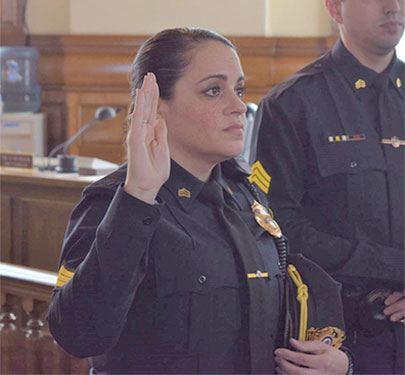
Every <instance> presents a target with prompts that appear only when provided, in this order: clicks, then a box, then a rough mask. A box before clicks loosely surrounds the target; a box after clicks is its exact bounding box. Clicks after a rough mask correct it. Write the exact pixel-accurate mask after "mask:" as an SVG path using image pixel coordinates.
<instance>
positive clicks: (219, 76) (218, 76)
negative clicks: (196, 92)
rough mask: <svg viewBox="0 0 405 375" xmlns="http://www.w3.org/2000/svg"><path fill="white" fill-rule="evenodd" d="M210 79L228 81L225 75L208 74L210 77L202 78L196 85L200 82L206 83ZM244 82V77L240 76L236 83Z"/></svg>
mask: <svg viewBox="0 0 405 375" xmlns="http://www.w3.org/2000/svg"><path fill="white" fill-rule="evenodd" d="M212 78H217V79H221V80H223V81H227V80H228V77H227V76H226V75H225V74H210V75H208V76H206V77H204V78H203V79H201V80H200V81H198V82H197V83H201V82H204V81H208V80H209V79H212ZM244 80H245V77H244V76H240V77H239V78H238V80H237V82H238V83H239V82H241V81H244Z"/></svg>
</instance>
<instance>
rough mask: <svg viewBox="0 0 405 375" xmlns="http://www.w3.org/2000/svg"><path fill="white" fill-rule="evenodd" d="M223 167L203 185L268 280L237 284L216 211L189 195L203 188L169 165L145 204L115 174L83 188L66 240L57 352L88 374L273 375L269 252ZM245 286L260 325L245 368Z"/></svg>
mask: <svg viewBox="0 0 405 375" xmlns="http://www.w3.org/2000/svg"><path fill="white" fill-rule="evenodd" d="M230 170H232V168H230ZM223 171H224V172H223V173H221V168H220V167H217V168H216V170H215V171H214V178H215V179H216V180H217V181H218V183H219V184H220V185H221V186H222V187H223V188H224V190H225V192H227V193H226V194H227V195H228V199H229V200H230V201H233V206H234V208H235V210H236V211H237V212H239V215H240V216H241V217H242V218H243V220H244V221H245V225H246V231H247V232H246V233H248V234H249V236H252V238H253V243H256V245H255V246H254V247H253V248H251V249H250V251H252V252H253V251H254V252H259V254H260V258H261V259H262V260H263V263H264V265H265V269H261V270H260V271H262V272H267V273H268V274H269V277H268V278H265V277H263V278H261V279H259V278H256V279H249V280H247V277H246V271H247V270H245V269H244V267H243V264H238V261H237V257H236V256H235V249H234V248H233V245H232V243H231V242H230V240H229V238H228V237H227V236H226V235H225V232H224V229H223V227H222V225H221V223H220V222H218V219H217V216H216V214H215V207H214V206H213V205H212V204H210V203H208V202H207V201H204V200H202V199H201V197H200V192H201V190H202V188H203V186H204V183H203V182H202V181H200V180H198V179H197V178H195V177H194V176H192V175H191V174H190V173H188V172H187V171H185V170H184V169H183V168H181V167H180V166H179V165H177V164H176V163H174V162H173V163H172V170H171V176H170V178H169V180H168V181H167V182H166V183H165V184H164V186H163V187H162V188H161V190H160V192H159V194H158V198H157V200H158V204H156V205H149V204H146V203H144V202H142V201H140V200H138V199H136V198H134V197H132V196H130V195H129V194H127V193H126V192H125V191H124V190H123V189H122V183H123V182H124V180H125V175H126V166H124V167H122V168H121V169H119V170H118V171H117V172H114V173H113V174H111V175H110V176H107V177H106V178H104V179H102V180H100V181H99V182H96V183H95V184H93V185H91V186H89V187H88V188H86V189H85V191H84V193H83V197H82V200H81V202H80V203H79V204H78V206H77V207H76V208H75V210H74V211H73V213H72V216H71V219H70V222H69V226H68V229H67V233H66V236H65V240H64V244H63V251H62V256H61V261H60V267H61V269H62V271H61V274H62V276H61V280H62V282H61V283H60V284H59V287H57V288H56V290H55V292H54V295H53V299H52V302H51V306H50V310H49V313H48V321H49V327H50V330H51V332H52V335H53V336H54V337H55V339H56V340H57V342H58V343H59V344H60V345H61V346H62V347H63V348H64V349H65V350H67V351H68V352H70V353H71V354H73V355H76V356H80V357H92V358H91V364H92V366H93V371H94V372H96V373H114V374H115V373H249V372H255V373H272V372H273V371H274V361H273V350H274V349H275V345H276V338H277V337H278V336H280V327H281V326H280V324H279V319H280V310H281V302H280V301H281V300H282V283H281V281H280V269H279V262H278V254H277V249H276V247H275V244H274V241H273V238H272V237H271V236H270V235H269V234H268V233H267V232H265V231H264V230H263V229H262V228H261V227H260V226H259V225H258V224H257V223H256V222H255V220H254V217H253V214H252V213H251V209H250V206H251V204H252V202H253V197H252V196H251V194H250V193H249V191H248V190H247V189H246V188H245V187H244V186H243V185H242V184H241V183H240V179H239V178H236V177H235V176H234V175H233V173H230V174H226V173H225V169H223ZM238 173H239V172H238ZM262 198H263V199H264V200H265V198H264V196H263V197H262ZM249 271H251V272H256V271H257V270H256V269H254V270H249ZM71 273H74V274H73V276H72V277H71V278H69V277H66V275H68V276H69V275H71ZM249 283H260V284H259V285H260V286H261V288H262V290H263V293H264V294H263V295H265V296H267V297H266V299H265V300H264V302H263V305H262V306H254V310H252V311H251V313H253V314H256V315H257V316H256V317H255V318H256V319H257V322H259V324H263V330H262V337H263V341H262V342H261V343H260V344H262V345H260V346H259V347H260V348H261V350H262V352H261V353H260V355H259V356H261V358H259V359H258V360H257V362H255V363H253V361H252V360H251V357H252V354H254V353H251V348H250V347H249V339H248V331H249V326H248V309H249V307H248V294H249ZM254 358H256V359H257V356H256V355H255V356H254Z"/></svg>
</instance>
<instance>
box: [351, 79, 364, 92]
mask: <svg viewBox="0 0 405 375" xmlns="http://www.w3.org/2000/svg"><path fill="white" fill-rule="evenodd" d="M354 86H355V87H356V89H357V90H360V89H365V88H366V86H367V85H366V81H364V80H363V79H358V80H357V81H356V82H355V83H354Z"/></svg>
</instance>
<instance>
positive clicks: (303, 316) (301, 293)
mask: <svg viewBox="0 0 405 375" xmlns="http://www.w3.org/2000/svg"><path fill="white" fill-rule="evenodd" d="M287 272H288V274H289V275H290V277H291V279H292V280H293V281H294V284H295V285H296V287H297V301H298V302H299V303H300V324H299V335H298V340H300V341H305V338H306V332H307V324H308V305H307V300H308V287H307V285H306V284H304V283H303V282H302V279H301V275H300V274H299V272H298V270H297V269H296V268H295V267H294V266H293V265H292V264H289V265H288V267H287Z"/></svg>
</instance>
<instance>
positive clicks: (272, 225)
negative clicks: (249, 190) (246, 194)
mask: <svg viewBox="0 0 405 375" xmlns="http://www.w3.org/2000/svg"><path fill="white" fill-rule="evenodd" d="M251 209H252V212H253V214H254V215H255V220H256V221H257V223H258V224H259V225H260V226H261V227H262V228H263V229H264V230H265V231H267V232H268V233H270V234H271V235H272V236H274V237H277V238H279V237H281V236H282V233H281V229H280V227H279V225H278V224H277V222H276V221H275V220H274V218H273V216H272V215H270V213H269V212H268V210H267V209H266V208H265V207H263V206H262V205H261V204H260V203H259V202H257V201H256V200H255V201H254V202H253V204H252V206H251Z"/></svg>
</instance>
